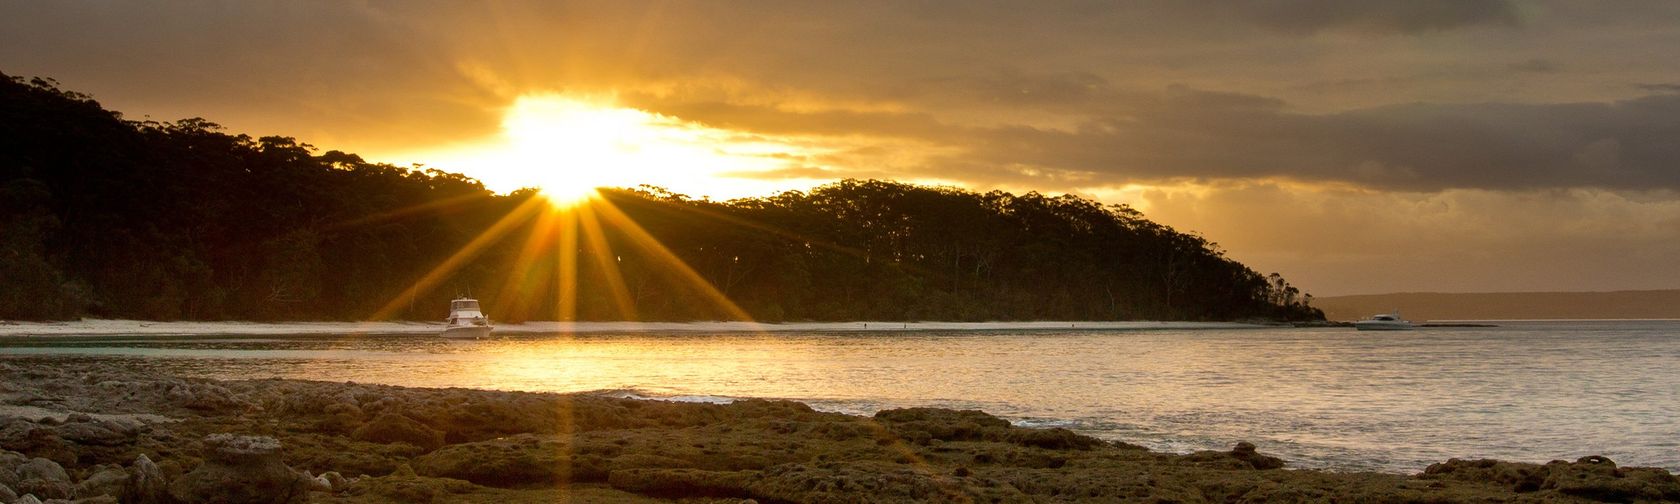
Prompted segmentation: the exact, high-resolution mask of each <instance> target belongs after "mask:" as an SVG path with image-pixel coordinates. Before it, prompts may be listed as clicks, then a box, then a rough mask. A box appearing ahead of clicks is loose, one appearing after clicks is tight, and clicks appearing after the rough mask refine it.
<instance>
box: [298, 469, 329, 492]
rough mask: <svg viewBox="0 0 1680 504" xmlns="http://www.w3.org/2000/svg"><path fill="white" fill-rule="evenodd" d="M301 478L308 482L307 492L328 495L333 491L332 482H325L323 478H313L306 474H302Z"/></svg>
mask: <svg viewBox="0 0 1680 504" xmlns="http://www.w3.org/2000/svg"><path fill="white" fill-rule="evenodd" d="M303 477H304V479H306V480H309V491H311V492H329V493H330V492H332V491H333V486H332V482H331V481H327V479H326V478H323V477H320V476H313V475H310V474H309V473H308V472H304V473H303Z"/></svg>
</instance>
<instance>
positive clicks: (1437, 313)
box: [1313, 290, 1680, 321]
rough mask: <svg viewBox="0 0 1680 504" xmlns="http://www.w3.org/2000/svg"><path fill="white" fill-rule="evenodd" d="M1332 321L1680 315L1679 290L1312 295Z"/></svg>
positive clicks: (1644, 317)
mask: <svg viewBox="0 0 1680 504" xmlns="http://www.w3.org/2000/svg"><path fill="white" fill-rule="evenodd" d="M1313 305H1314V306H1317V307H1318V308H1320V309H1323V310H1324V316H1325V318H1328V319H1330V320H1357V319H1361V318H1364V317H1366V316H1369V315H1371V314H1373V313H1386V312H1388V311H1390V310H1393V309H1396V308H1398V309H1400V313H1401V315H1404V316H1405V317H1406V318H1407V319H1411V320H1413V321H1423V320H1500V319H1505V320H1512V319H1651V318H1680V290H1645V291H1615V292H1489V293H1442V292H1402V293H1395V294H1371V295H1362V296H1336V297H1322V298H1314V299H1313Z"/></svg>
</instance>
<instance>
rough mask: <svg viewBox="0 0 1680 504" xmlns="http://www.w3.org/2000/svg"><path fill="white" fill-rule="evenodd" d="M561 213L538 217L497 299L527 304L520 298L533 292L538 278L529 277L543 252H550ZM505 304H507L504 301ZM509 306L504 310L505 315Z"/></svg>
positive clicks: (543, 213) (552, 212) (546, 213)
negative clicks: (520, 295)
mask: <svg viewBox="0 0 1680 504" xmlns="http://www.w3.org/2000/svg"><path fill="white" fill-rule="evenodd" d="M559 218H560V212H558V211H554V210H550V211H547V212H542V213H541V214H540V215H538V216H537V220H536V222H534V223H532V225H531V233H530V235H529V236H527V237H526V238H525V245H524V246H522V247H520V249H519V256H518V257H517V258H516V259H514V261H513V264H512V267H510V268H508V276H507V280H506V281H504V282H502V288H501V290H499V291H497V293H496V299H500V300H512V303H511V304H512V305H515V306H519V307H524V306H526V303H525V301H524V300H523V299H521V298H520V297H519V294H520V293H522V292H527V293H528V292H532V291H533V290H535V289H533V286H532V281H533V279H536V278H537V277H533V276H531V275H528V274H527V273H528V272H530V270H531V268H532V267H533V266H535V265H536V264H537V261H538V259H539V258H540V257H541V256H542V254H543V252H544V251H546V250H548V248H549V246H550V244H552V243H553V242H554V238H555V233H554V229H555V228H556V227H558V226H559V224H558V221H559ZM504 303H507V302H506V301H504ZM509 308H510V307H508V306H505V305H504V307H503V308H502V309H503V312H504V313H507V312H508V311H509Z"/></svg>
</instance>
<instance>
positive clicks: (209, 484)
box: [169, 434, 309, 504]
mask: <svg viewBox="0 0 1680 504" xmlns="http://www.w3.org/2000/svg"><path fill="white" fill-rule="evenodd" d="M204 444H205V448H206V451H207V453H205V460H204V463H203V464H201V465H199V466H198V468H197V469H193V470H192V472H189V473H187V474H184V475H182V476H181V478H180V479H178V480H175V482H173V483H171V484H170V485H169V495H170V496H172V497H174V498H175V499H177V500H179V501H181V502H184V503H199V502H206V503H208V502H217V503H229V504H236V503H264V504H267V503H289V502H301V501H302V500H304V499H306V498H308V495H309V482H308V481H306V480H305V479H304V478H303V475H302V474H300V473H298V472H296V471H293V470H292V469H291V468H290V467H286V464H285V463H282V462H281V461H280V442H279V441H275V440H274V438H270V437H261V436H238V435H232V434H215V435H211V436H210V437H207V438H205V439H204Z"/></svg>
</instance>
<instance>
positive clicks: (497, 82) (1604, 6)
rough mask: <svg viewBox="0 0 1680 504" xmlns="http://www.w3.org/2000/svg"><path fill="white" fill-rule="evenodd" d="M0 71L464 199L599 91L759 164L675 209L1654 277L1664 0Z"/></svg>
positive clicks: (1361, 268)
mask: <svg viewBox="0 0 1680 504" xmlns="http://www.w3.org/2000/svg"><path fill="white" fill-rule="evenodd" d="M0 71H3V72H5V73H7V74H10V75H24V76H37V75H38V76H46V77H52V78H55V79H57V80H59V81H60V82H61V83H62V84H63V86H64V87H66V88H68V89H73V90H78V91H83V92H87V93H91V94H93V95H94V96H95V98H97V99H99V100H100V101H101V102H102V103H104V104H106V105H107V106H108V107H111V108H114V109H117V110H120V111H123V112H124V113H125V114H126V115H127V116H128V117H130V118H136V119H139V118H145V117H150V118H152V119H159V120H173V119H179V118H185V117H195V116H198V117H204V118H207V119H210V120H212V121H215V122H219V123H221V124H224V125H226V126H227V127H228V128H229V129H230V130H231V131H235V132H244V133H251V134H254V135H266V134H283V135H287V136H294V137H297V138H299V139H300V140H303V141H306V142H309V143H312V144H314V145H317V146H320V147H322V148H324V149H340V150H345V151H350V152H356V153H360V154H362V155H363V156H364V157H367V158H369V159H372V160H381V161H390V162H398V163H403V164H407V163H411V162H422V163H426V164H427V165H429V166H435V167H439V168H445V169H452V170H457V171H463V172H466V173H468V174H469V175H475V176H480V177H482V178H484V179H485V180H486V182H489V183H491V185H492V187H496V184H495V183H494V182H495V181H496V180H494V179H496V178H497V177H498V176H500V174H498V173H496V172H495V171H494V168H487V167H484V166H477V165H473V164H472V163H471V162H469V161H464V159H466V158H464V157H462V156H461V155H453V156H452V155H451V153H455V154H459V153H461V152H469V151H472V149H475V148H478V149H482V148H486V147H484V146H494V145H499V144H498V143H497V142H499V141H502V140H498V139H501V138H503V137H505V136H506V135H507V133H508V131H507V130H508V127H509V124H510V122H509V117H510V110H513V109H514V108H515V104H516V103H527V104H529V103H531V102H530V101H529V100H532V99H539V98H542V97H567V99H586V100H591V103H610V104H612V106H614V107H619V108H622V109H634V110H639V111H642V112H643V113H645V114H647V115H648V116H649V117H657V118H658V120H659V121H664V122H666V123H669V124H680V125H683V127H685V128H690V129H692V130H694V131H704V132H705V133H706V134H707V135H711V136H709V137H708V138H725V137H726V138H727V140H717V141H718V142H720V143H718V144H717V145H726V144H725V143H722V142H726V141H727V142H729V143H727V145H729V146H730V147H729V148H730V149H737V150H741V151H743V152H745V151H751V152H752V154H751V155H753V156H757V157H759V158H761V159H767V160H770V161H769V162H768V164H765V163H747V164H744V165H743V167H742V169H739V170H733V171H730V170H723V171H717V167H715V166H714V167H711V168H710V169H713V171H708V172H706V173H705V174H704V177H703V178H706V179H708V180H713V182H714V183H712V184H710V185H707V184H701V183H698V182H695V184H697V185H694V186H693V187H682V185H683V184H686V183H689V182H690V181H691V179H692V180H699V178H696V177H690V178H685V177H684V176H682V174H680V173H670V174H668V177H663V178H668V179H669V180H648V181H647V182H650V183H654V184H661V185H670V186H674V187H673V188H674V189H677V190H679V191H680V192H689V193H690V194H705V193H716V194H715V195H716V196H718V197H730V196H739V195H741V194H738V193H739V192H742V191H746V192H748V193H750V192H751V191H763V190H769V189H766V188H787V187H809V186H810V185H812V184H815V183H819V182H820V181H823V180H831V179H837V178H844V177H874V178H892V179H898V180H907V181H919V182H930V183H946V184H957V185H962V186H965V187H969V188H972V189H977V190H986V189H994V188H997V189H1006V190H1011V191H1026V190H1037V191H1041V192H1047V193H1064V192H1068V193H1075V194H1081V195H1085V196H1090V197H1094V198H1098V199H1100V200H1102V201H1104V202H1107V203H1126V204H1129V205H1132V206H1134V207H1136V208H1139V209H1141V210H1143V211H1144V212H1145V213H1146V215H1148V216H1150V217H1151V218H1153V219H1155V220H1157V221H1160V222H1163V223H1166V224H1169V225H1172V226H1174V227H1177V228H1179V229H1181V230H1189V231H1195V232H1199V233H1201V234H1203V235H1205V236H1207V237H1208V238H1209V239H1211V240H1213V241H1216V242H1218V243H1220V244H1221V245H1222V246H1223V247H1224V248H1225V249H1226V250H1228V252H1229V253H1230V255H1231V256H1232V257H1234V258H1236V259H1238V260H1240V261H1243V262H1245V263H1247V264H1249V265H1251V266H1253V267H1254V268H1255V269H1257V270H1261V271H1262V272H1263V273H1269V272H1272V271H1278V272H1281V273H1283V274H1284V275H1285V276H1287V277H1289V278H1290V279H1291V280H1292V281H1293V282H1294V283H1296V284H1298V285H1300V286H1302V287H1304V288H1305V289H1306V290H1307V291H1308V292H1311V293H1313V294H1314V295H1318V296H1328V295H1340V294H1357V293H1381V292H1396V291H1446V292H1467V291H1477V292H1486V291H1536V290H1616V289H1665V288H1666V289H1672V288H1680V2H1671V1H1644V0H1621V1H1617V2H1596V1H1584V0H1583V1H1572V2H1563V1H1515V0H1512V1H1501V0H1374V1H1365V2H1346V1H1340V0H1256V1H1249V2H1216V1H1212V0H1160V1H1151V0H1134V1H1103V2H992V1H974V0H966V1H949V2H940V1H895V2H865V1H857V2H850V1H848V2H832V1H821V2H789V1H763V2H698V1H696V2H634V1H614V2H577V3H564V2H528V3H519V2H503V3H489V2H476V1H475V2H465V1H463V2H424V1H391V2H383V1H371V0H369V1H337V0H333V1H297V0H294V1H283V2H282V1H276V2H263V1H237V2H210V1H195V2H186V1H181V2H123V1H55V2H36V1H26V0H0ZM534 97H535V98H534ZM521 100H526V101H524V102H522V101H521ZM746 146H756V147H750V148H749V147H746ZM719 149H722V148H721V147H720V148H719ZM472 152H478V151H472ZM748 165H750V166H748ZM697 166H698V165H697ZM697 177H698V176H697ZM718 178H723V179H729V180H732V182H728V183H723V184H718V183H715V179H718ZM719 188H723V189H719ZM730 188H733V189H734V190H735V191H733V192H732V191H731V190H730Z"/></svg>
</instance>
